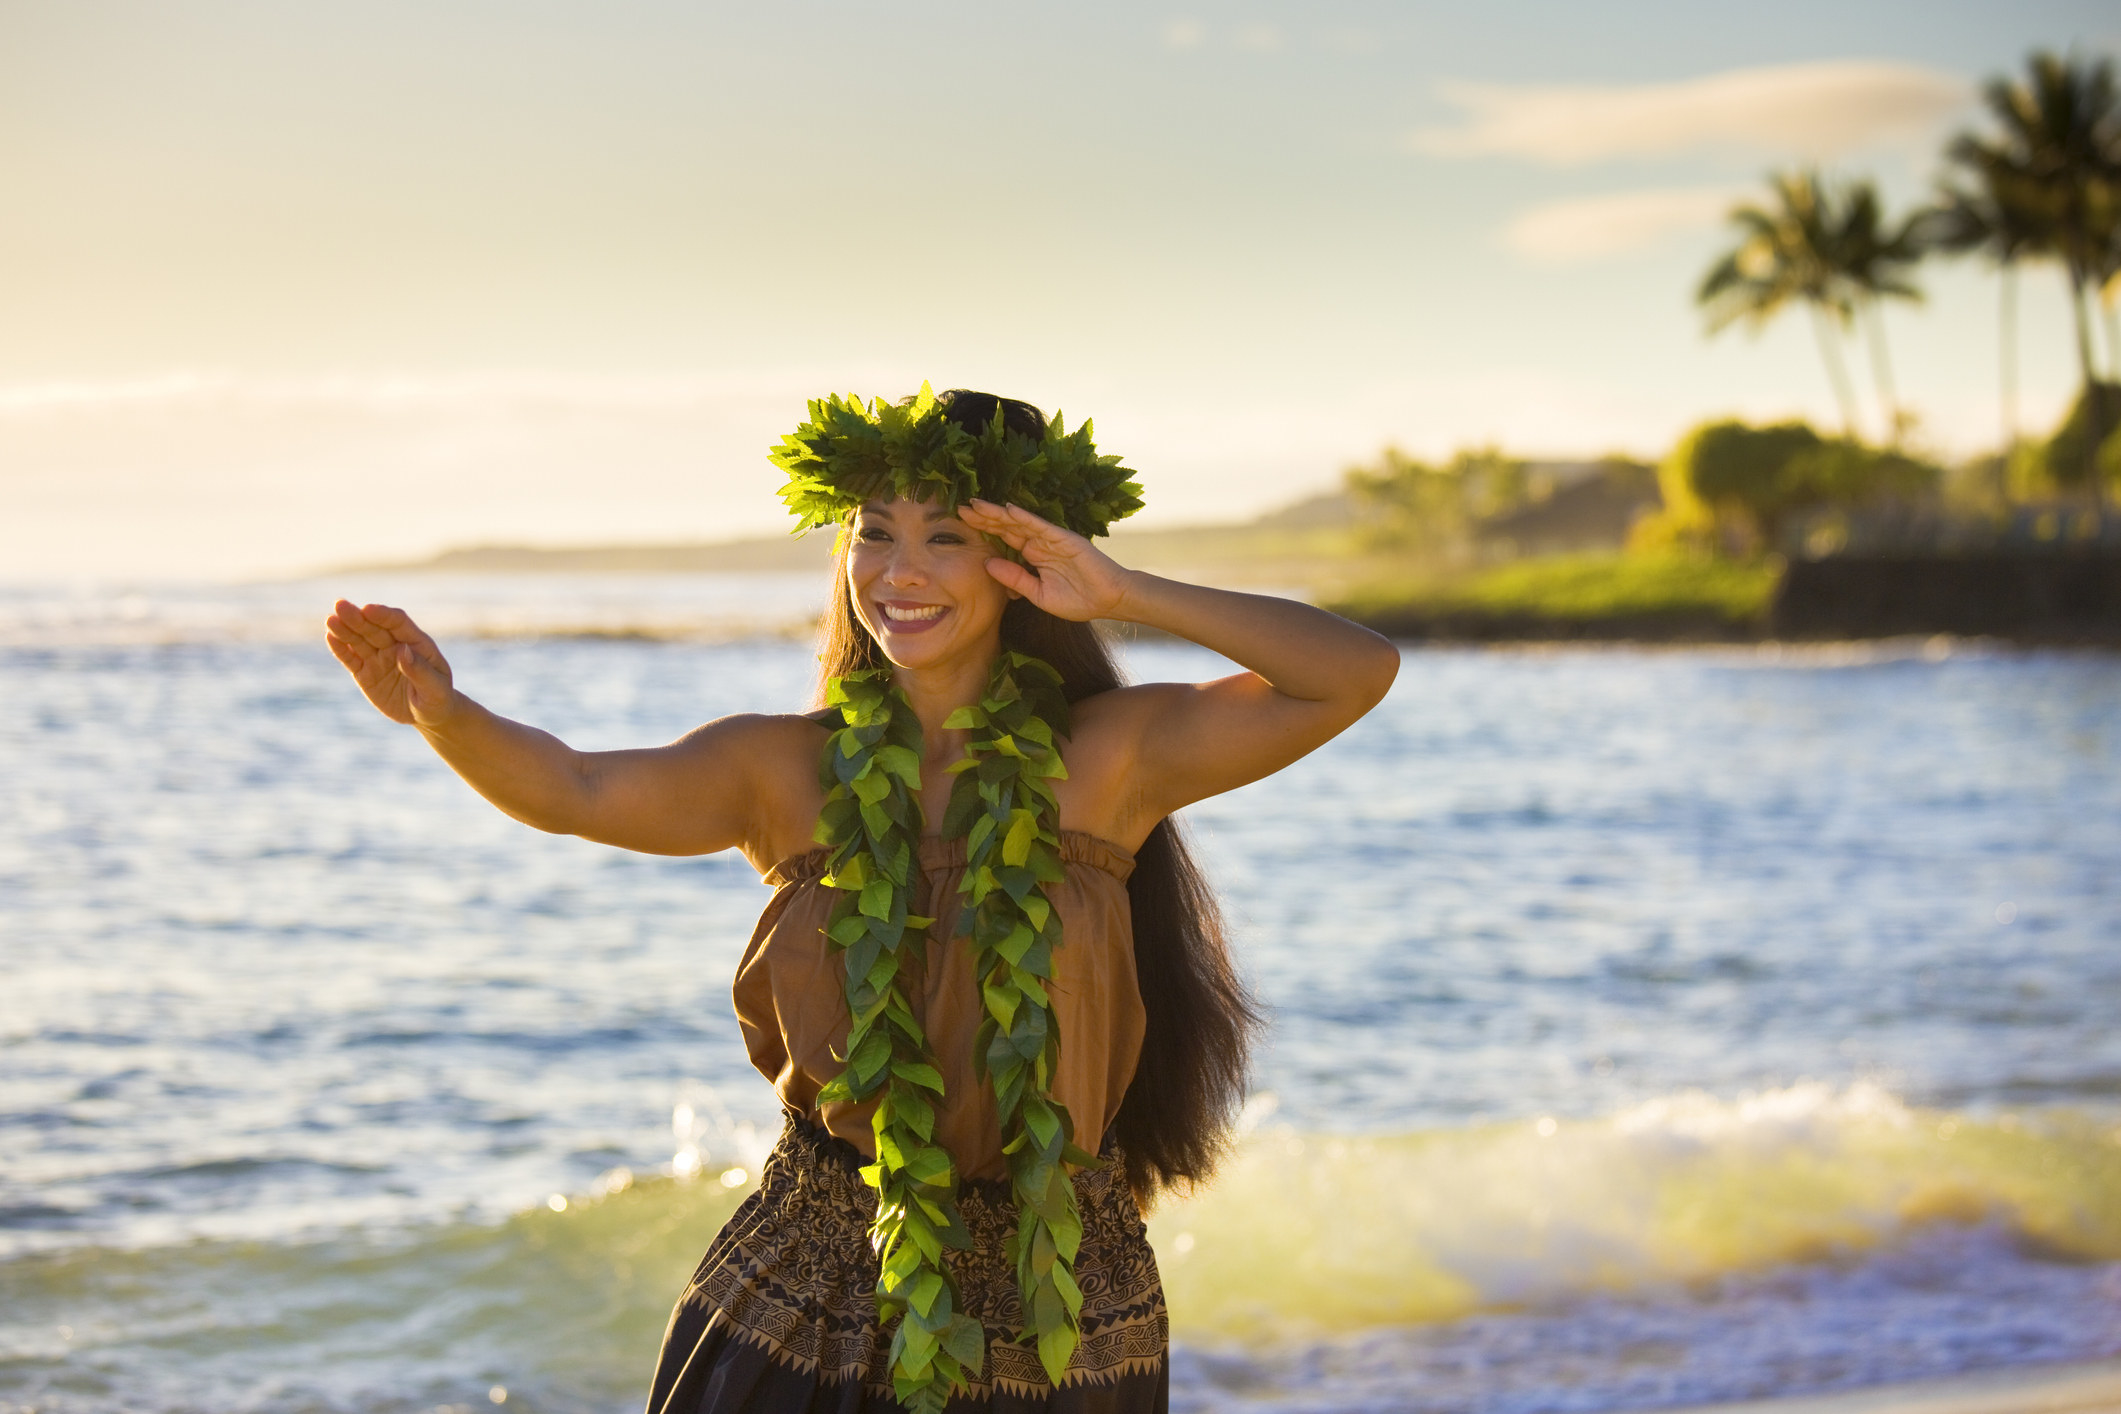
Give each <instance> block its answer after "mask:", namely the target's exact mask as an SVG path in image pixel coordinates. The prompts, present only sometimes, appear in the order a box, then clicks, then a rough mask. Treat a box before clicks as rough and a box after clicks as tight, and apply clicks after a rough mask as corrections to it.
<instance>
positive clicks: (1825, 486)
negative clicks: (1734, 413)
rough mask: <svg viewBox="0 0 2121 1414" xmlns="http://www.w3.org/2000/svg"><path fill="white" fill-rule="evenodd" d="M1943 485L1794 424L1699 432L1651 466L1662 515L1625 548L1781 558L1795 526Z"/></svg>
mask: <svg viewBox="0 0 2121 1414" xmlns="http://www.w3.org/2000/svg"><path fill="white" fill-rule="evenodd" d="M1943 479H1944V472H1943V468H1941V467H1937V466H1934V465H1931V464H1929V463H1927V462H1923V461H1919V460H1917V459H1916V458H1914V457H1911V456H1908V455H1906V454H1904V453H1901V452H1897V451H1891V450H1881V449H1879V448H1875V447H1866V446H1864V445H1863V444H1861V443H1860V442H1855V441H1851V440H1848V439H1845V438H1841V439H1828V438H1824V437H1821V436H1820V435H1819V434H1818V433H1817V432H1815V431H1813V430H1812V429H1811V428H1810V427H1809V426H1807V425H1806V424H1804V423H1802V422H1784V423H1778V424H1776V425H1774V426H1771V427H1750V426H1747V425H1746V424H1745V423H1742V422H1736V421H1722V422H1709V423H1703V424H1702V425H1701V426H1699V427H1696V428H1695V429H1694V430H1693V431H1691V432H1689V433H1688V434H1687V435H1686V436H1685V437H1684V438H1682V439H1680V442H1679V445H1678V446H1677V447H1675V448H1673V449H1672V453H1671V455H1670V456H1668V457H1666V458H1665V460H1664V462H1663V464H1662V465H1661V466H1659V467H1658V469H1657V480H1658V485H1659V489H1660V490H1661V491H1662V492H1663V495H1664V509H1663V510H1662V511H1661V512H1659V513H1658V514H1657V515H1656V516H1654V517H1652V518H1650V519H1649V520H1647V521H1645V522H1644V523H1642V524H1641V525H1639V526H1637V527H1636V532H1635V535H1634V537H1633V543H1634V544H1636V545H1637V546H1638V547H1640V548H1645V549H1657V548H1663V547H1666V546H1670V545H1677V544H1688V545H1694V546H1697V547H1700V548H1705V549H1714V550H1723V551H1726V552H1731V553H1737V554H1743V555H1757V554H1760V553H1762V552H1766V551H1774V550H1779V549H1782V548H1783V547H1784V546H1785V545H1786V544H1787V542H1788V541H1789V539H1790V538H1791V537H1790V531H1791V529H1792V527H1793V525H1794V524H1795V523H1796V522H1797V521H1798V520H1799V519H1800V518H1802V517H1806V516H1816V515H1818V514H1819V513H1821V512H1831V511H1840V512H1846V511H1849V510H1853V509H1860V508H1864V507H1869V506H1876V505H1880V504H1883V503H1886V502H1890V501H1903V502H1905V501H1913V500H1917V499H1920V498H1923V497H1926V496H1929V495H1931V494H1932V493H1934V492H1935V491H1936V489H1937V488H1938V486H1939V485H1940V484H1942V482H1943Z"/></svg>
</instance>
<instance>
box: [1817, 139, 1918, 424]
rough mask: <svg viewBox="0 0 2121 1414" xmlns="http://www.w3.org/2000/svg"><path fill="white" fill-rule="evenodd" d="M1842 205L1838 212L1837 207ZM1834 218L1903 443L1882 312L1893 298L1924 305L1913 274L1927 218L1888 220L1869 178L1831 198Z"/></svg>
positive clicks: (1835, 250)
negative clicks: (1920, 225)
mask: <svg viewBox="0 0 2121 1414" xmlns="http://www.w3.org/2000/svg"><path fill="white" fill-rule="evenodd" d="M1835 206H1838V208H1839V209H1838V210H1833V209H1832V208H1834V207H1835ZM1829 209H1830V211H1831V214H1832V216H1833V219H1832V220H1831V221H1830V223H1829V229H1830V230H1831V231H1832V233H1833V242H1834V243H1833V247H1832V251H1831V253H1832V255H1833V258H1834V264H1835V266H1836V267H1837V268H1838V271H1839V273H1840V275H1841V278H1842V279H1843V280H1844V281H1845V282H1846V283H1847V284H1848V286H1849V289H1850V291H1851V294H1852V298H1853V303H1854V304H1855V306H1856V308H1857V310H1858V311H1859V312H1860V313H1861V314H1862V316H1863V324H1864V333H1865V334H1866V335H1867V336H1868V337H1869V342H1870V346H1871V371H1872V373H1873V374H1875V375H1876V377H1877V380H1878V401H1879V404H1880V406H1882V407H1883V408H1884V409H1885V423H1886V428H1887V431H1888V435H1887V439H1886V440H1887V441H1888V442H1890V443H1893V444H1895V445H1897V444H1898V443H1899V441H1900V431H1901V428H1902V426H1903V419H1902V417H1901V412H1900V399H1899V397H1898V396H1897V395H1896V394H1895V393H1894V391H1893V370H1892V364H1891V361H1890V360H1889V359H1888V358H1887V357H1886V349H1885V319H1884V316H1883V315H1882V314H1881V313H1880V312H1879V311H1880V306H1881V304H1882V303H1883V302H1884V301H1885V300H1888V299H1904V300H1908V301H1910V302H1913V303H1917V304H1919V303H1921V301H1922V291H1921V289H1920V288H1919V287H1918V286H1917V285H1916V284H1915V282H1914V280H1913V279H1912V278H1911V276H1912V272H1913V270H1914V268H1915V266H1916V264H1917V263H1918V262H1920V261H1921V259H1922V254H1923V251H1922V240H1921V236H1920V233H1919V224H1920V221H1921V216H1920V214H1919V213H1917V214H1915V215H1911V216H1909V217H1908V218H1907V219H1906V220H1904V221H1902V222H1900V223H1899V224H1898V225H1891V224H1889V223H1888V222H1887V221H1886V219H1885V208H1884V205H1883V204H1882V203H1881V202H1880V201H1879V199H1878V188H1877V187H1875V186H1873V185H1872V184H1871V183H1870V182H1868V181H1860V180H1859V181H1852V182H1848V183H1846V184H1844V185H1843V186H1842V187H1841V189H1840V192H1839V197H1838V201H1830V202H1829Z"/></svg>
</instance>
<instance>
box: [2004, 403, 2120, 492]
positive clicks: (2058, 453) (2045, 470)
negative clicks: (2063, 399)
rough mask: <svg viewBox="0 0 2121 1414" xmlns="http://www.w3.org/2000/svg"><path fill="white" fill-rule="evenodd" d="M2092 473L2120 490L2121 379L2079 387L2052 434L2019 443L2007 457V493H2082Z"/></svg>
mask: <svg viewBox="0 0 2121 1414" xmlns="http://www.w3.org/2000/svg"><path fill="white" fill-rule="evenodd" d="M2102 431H2103V432H2104V434H2105V435H2104V436H2103V438H2101V439H2100V441H2099V442H2098V444H2097V445H2096V446H2094V445H2093V441H2092V439H2093V438H2094V437H2095V436H2098V435H2099V433H2100V432H2102ZM2094 477H2097V478H2099V479H2100V480H2102V481H2104V483H2105V484H2106V485H2108V486H2111V487H2114V488H2116V489H2117V490H2121V383H2094V384H2091V385H2090V386H2088V387H2086V388H2084V389H2082V390H2081V391H2080V392H2079V393H2078V394H2077V398H2076V401H2075V402H2073V403H2071V404H2070V408H2069V412H2068V413H2067V414H2066V415H2065V416H2064V417H2063V419H2062V423H2061V425H2060V426H2058V427H2057V428H2056V429H2055V431H2054V435H2053V436H2051V437H2049V438H2048V439H2047V441H2045V442H2025V443H2021V444H2020V445H2019V446H2018V448H2017V450H2016V451H2015V452H2014V453H2013V454H2012V456H2011V463H2010V486H2011V492H2012V494H2014V495H2016V496H2018V497H2019V498H2021V499H2026V500H2032V499H2037V498H2039V497H2042V496H2051V495H2053V494H2054V493H2056V492H2057V491H2080V490H2083V489H2085V488H2086V487H2088V486H2090V485H2091V484H2092V482H2093V478H2094Z"/></svg>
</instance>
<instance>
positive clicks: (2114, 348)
mask: <svg viewBox="0 0 2121 1414" xmlns="http://www.w3.org/2000/svg"><path fill="white" fill-rule="evenodd" d="M2116 278H2117V279H2121V276H2117V277H2116ZM2111 289H2113V286H2112V285H2108V286H2107V287H2106V289H2105V290H2101V291H2100V292H2099V294H2098V300H2099V311H2100V313H2102V314H2104V315H2105V316H2106V376H2107V377H2108V378H2110V379H2112V380H2113V381H2114V382H2116V383H2121V319H2117V318H2116V317H2115V309H2114V306H2115V303H2116V301H2114V300H2111V299H2108V298H2107V290H2111Z"/></svg>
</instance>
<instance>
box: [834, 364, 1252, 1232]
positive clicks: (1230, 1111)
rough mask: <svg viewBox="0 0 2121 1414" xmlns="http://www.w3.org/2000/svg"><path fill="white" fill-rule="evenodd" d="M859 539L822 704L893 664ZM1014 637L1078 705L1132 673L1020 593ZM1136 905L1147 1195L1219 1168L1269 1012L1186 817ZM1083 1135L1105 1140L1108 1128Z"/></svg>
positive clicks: (1147, 858) (958, 414) (983, 407)
mask: <svg viewBox="0 0 2121 1414" xmlns="http://www.w3.org/2000/svg"><path fill="white" fill-rule="evenodd" d="M938 401H940V402H942V403H943V404H944V406H945V408H946V412H945V414H944V415H945V416H947V417H949V418H950V419H951V420H952V421H955V422H960V423H962V424H964V425H968V426H973V427H980V426H985V425H986V424H987V423H988V422H989V421H990V420H991V419H992V418H993V416H994V409H995V407H996V406H997V405H999V406H1000V407H1001V408H1002V416H1003V420H1004V422H1005V423H1006V425H1007V426H1008V427H1009V428H1010V430H1011V431H1015V432H1021V433H1024V434H1025V435H1027V436H1033V437H1038V436H1043V435H1044V434H1045V427H1046V419H1045V416H1044V415H1043V414H1042V413H1040V412H1039V410H1038V409H1037V408H1035V407H1032V406H1031V405H1030V404H1029V403H1020V402H1017V401H1016V400H1015V399H1012V398H996V397H994V396H993V395H992V394H990V393H971V392H967V391H965V390H964V389H952V390H951V391H949V392H947V393H943V394H941V395H939V397H938ZM1027 414H1028V416H1027ZM1034 418H1035V419H1036V422H1035V423H1033V422H1032V421H1031V419H1034ZM848 544H849V538H848V536H846V535H844V534H843V535H842V536H841V537H840V543H839V546H838V548H837V550H836V552H835V554H834V555H833V560H832V602H831V604H830V606H829V607H828V608H827V609H826V611H825V617H824V621H823V624H822V625H821V630H820V634H819V644H818V649H819V651H818V669H819V678H818V681H819V693H818V703H819V705H820V706H822V705H823V703H824V690H823V689H824V683H825V682H826V681H828V680H830V679H832V678H835V677H839V676H841V675H842V674H844V673H850V672H857V671H860V670H862V669H865V668H883V667H888V666H889V662H888V660H886V659H885V657H884V654H883V650H882V649H880V648H879V647H878V646H877V642H876V640H875V639H874V638H872V637H870V635H869V631H868V630H867V629H866V628H864V627H863V626H862V621H861V619H860V618H859V617H857V616H856V614H855V611H854V597H853V594H852V592H851V590H850V589H849V588H848V585H847V551H848ZM1002 647H1003V648H1005V649H1009V650H1013V651H1015V652H1018V653H1027V654H1030V655H1031V656H1033V657H1036V658H1043V659H1045V660H1046V661H1047V662H1048V663H1051V664H1052V665H1053V666H1054V668H1055V669H1056V670H1057V671H1058V672H1059V673H1060V676H1061V689H1062V691H1063V693H1065V695H1066V696H1067V699H1068V700H1069V701H1070V702H1080V701H1081V700H1082V699H1084V698H1086V697H1095V696H1096V695H1097V694H1098V693H1100V692H1110V691H1111V690H1112V689H1114V688H1116V687H1119V686H1121V684H1122V683H1123V682H1124V681H1125V680H1124V679H1123V678H1122V677H1121V675H1120V671H1119V664H1118V662H1117V661H1115V660H1114V658H1113V656H1112V650H1111V648H1110V646H1109V644H1108V643H1107V641H1106V639H1105V636H1104V634H1103V633H1102V632H1100V631H1099V630H1098V629H1097V627H1096V626H1095V625H1093V624H1087V623H1075V622H1072V621H1070V620H1068V619H1062V618H1056V617H1054V616H1053V615H1052V614H1049V613H1047V612H1046V611H1045V610H1044V609H1041V608H1039V607H1038V606H1037V605H1035V604H1033V603H1031V601H1029V600H1028V599H1017V600H1014V601H1012V602H1011V603H1010V605H1009V607H1008V608H1007V609H1005V610H1003V611H1002ZM1127 901H1128V903H1129V905H1130V906H1131V908H1132V911H1133V915H1134V975H1135V979H1136V981H1137V982H1138V983H1139V985H1140V987H1141V995H1142V1005H1143V1008H1144V1009H1145V1010H1146V1012H1147V1013H1148V1030H1147V1032H1146V1034H1145V1035H1144V1036H1143V1038H1142V1052H1141V1060H1140V1062H1139V1063H1138V1064H1137V1065H1136V1066H1135V1068H1134V1079H1133V1082H1132V1083H1131V1084H1129V1085H1128V1087H1127V1094H1126V1098H1125V1099H1124V1100H1123V1101H1121V1103H1120V1107H1119V1117H1118V1118H1117V1119H1116V1120H1115V1121H1114V1122H1113V1129H1114V1130H1115V1131H1116V1133H1117V1135H1118V1138H1119V1142H1120V1143H1121V1144H1122V1145H1124V1146H1125V1147H1126V1151H1127V1161H1128V1177H1129V1179H1130V1181H1131V1182H1132V1184H1133V1186H1134V1192H1135V1196H1136V1197H1137V1198H1139V1199H1141V1200H1142V1201H1143V1202H1147V1201H1148V1200H1149V1199H1150V1198H1152V1197H1154V1196H1155V1194H1156V1193H1157V1191H1158V1190H1159V1189H1162V1188H1168V1187H1173V1186H1178V1185H1190V1184H1194V1183H1198V1182H1200V1181H1202V1180H1203V1179H1205V1178H1207V1176H1208V1174H1209V1172H1210V1171H1211V1170H1213V1168H1214V1167H1215V1162H1216V1160H1217V1159H1218V1158H1219V1157H1221V1154H1222V1151H1223V1148H1224V1146H1225V1145H1226V1144H1227V1142H1228V1139H1229V1132H1230V1123H1231V1121H1232V1120H1233V1119H1234V1118H1235V1117H1236V1112H1237V1107H1238V1106H1239V1104H1241V1103H1242V1102H1243V1100H1244V1094H1245V1075H1246V1070H1247V1064H1246V1062H1247V1058H1248V1056H1249V1054H1250V1052H1251V1046H1252V1038H1253V1036H1254V1035H1255V1034H1256V1033H1257V1032H1258V1030H1259V1028H1260V1026H1261V1024H1262V1020H1263V1018H1262V1016H1261V1013H1260V1010H1259V1006H1258V1003H1257V1002H1255V1001H1254V1000H1253V998H1252V994H1251V992H1250V991H1249V990H1248V989H1247V988H1246V987H1245V984H1244V980H1243V979H1242V978H1241V977H1239V976H1238V974H1237V969H1236V967H1235V966H1233V965H1232V963H1231V960H1230V949H1229V944H1228V942H1227V940H1226V938H1225V936H1224V933H1223V918H1222V908H1221V906H1220V905H1219V904H1218V903H1217V902H1216V899H1215V891H1214V890H1213V889H1211V888H1210V887H1209V886H1208V880H1207V876H1206V875H1205V874H1204V873H1202V871H1201V868H1200V865H1199V864H1197V863H1195V862H1194V859H1193V854H1192V851H1191V850H1190V849H1189V848H1188V847H1187V843H1186V838H1185V832H1184V831H1183V830H1182V829H1181V828H1180V826H1179V824H1178V822H1177V821H1176V820H1173V819H1170V818H1168V817H1166V818H1165V819H1163V820H1159V821H1158V822H1157V824H1156V828H1155V829H1153V830H1151V831H1150V832H1149V837H1148V838H1147V839H1146V840H1144V841H1142V844H1141V847H1140V848H1139V849H1137V850H1135V851H1134V872H1133V874H1132V875H1130V876H1129V877H1128V879H1127ZM1082 1138H1083V1140H1084V1142H1086V1143H1089V1144H1094V1143H1095V1142H1096V1136H1095V1135H1089V1136H1082Z"/></svg>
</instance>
